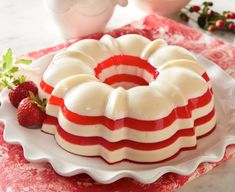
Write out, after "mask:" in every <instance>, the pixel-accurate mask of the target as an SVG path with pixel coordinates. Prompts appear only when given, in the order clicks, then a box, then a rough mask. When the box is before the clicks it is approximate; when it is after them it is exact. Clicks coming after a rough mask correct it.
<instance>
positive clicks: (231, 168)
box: [0, 0, 235, 192]
mask: <svg viewBox="0 0 235 192" xmlns="http://www.w3.org/2000/svg"><path fill="white" fill-rule="evenodd" d="M199 2H202V1H201V0H193V1H191V3H192V4H193V3H199ZM213 2H215V9H217V10H233V11H235V0H224V1H223V4H222V5H221V1H220V0H214V1H213ZM128 10H129V11H128ZM124 12H125V13H126V14H123V13H124ZM127 13H128V15H127ZM145 15H146V13H144V12H141V11H140V10H138V9H137V8H135V7H133V6H132V4H130V5H129V6H128V7H127V8H117V9H116V11H115V13H114V15H113V17H112V19H111V20H110V22H109V24H108V26H107V28H108V29H112V28H115V27H119V26H122V25H124V24H126V23H129V22H131V21H134V20H137V19H139V18H141V17H143V16H145ZM190 25H191V26H193V27H196V25H195V24H194V23H190ZM0 26H1V27H0V53H2V52H3V51H4V50H5V49H6V48H8V47H11V48H12V49H13V51H14V52H15V53H16V54H24V53H27V52H30V51H33V50H38V49H42V48H46V47H48V46H53V45H56V44H58V43H60V42H63V41H64V39H63V38H62V37H61V36H60V35H59V33H58V31H57V28H56V27H55V25H54V23H53V21H52V20H50V18H49V16H48V14H47V12H46V11H45V9H44V7H43V3H42V1H32V0H21V1H15V0H7V1H6V0H5V1H3V0H1V1H0ZM212 35H215V36H217V37H219V38H222V39H224V40H225V41H227V42H229V43H232V44H234V45H235V35H234V33H233V34H232V33H231V34H227V33H213V34H212ZM188 191H190V192H205V191H206V192H212V191H213V192H221V191H223V192H233V191H235V159H233V160H230V161H228V162H227V163H226V164H225V165H221V166H219V167H217V168H215V169H214V170H213V171H211V172H209V173H208V174H206V175H204V176H202V177H200V178H198V179H196V180H194V181H192V182H190V183H188V184H186V185H185V186H183V187H182V188H180V189H179V190H178V192H188Z"/></svg>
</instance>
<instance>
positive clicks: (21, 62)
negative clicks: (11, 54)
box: [15, 59, 32, 65]
mask: <svg viewBox="0 0 235 192" xmlns="http://www.w3.org/2000/svg"><path fill="white" fill-rule="evenodd" d="M31 63H32V60H28V59H19V60H17V61H16V62H15V64H25V65H30V64H31Z"/></svg>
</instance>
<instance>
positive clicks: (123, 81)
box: [40, 35, 216, 163]
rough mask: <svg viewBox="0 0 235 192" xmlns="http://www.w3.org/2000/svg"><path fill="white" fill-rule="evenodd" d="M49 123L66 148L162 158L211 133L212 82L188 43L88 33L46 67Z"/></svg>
mask: <svg viewBox="0 0 235 192" xmlns="http://www.w3.org/2000/svg"><path fill="white" fill-rule="evenodd" d="M40 87H41V91H42V93H41V94H44V96H47V98H48V103H47V107H46V112H47V114H48V117H47V119H46V120H45V122H44V125H43V127H42V130H43V131H44V132H47V133H50V134H53V135H55V139H56V141H57V143H58V144H59V145H60V146H61V147H62V148H64V149H65V150H67V151H69V152H71V153H74V154H78V155H83V156H99V157H102V158H103V159H104V160H105V161H107V162H108V163H115V162H119V161H122V160H129V161H134V162H138V163H156V162H162V161H164V160H167V159H170V158H173V157H175V156H176V155H177V154H178V153H179V152H180V151H181V150H186V149H194V148H195V147H196V145H197V139H198V138H200V137H203V136H206V135H208V134H209V133H211V132H212V131H213V130H214V128H215V126H216V113H215V108H214V96H213V91H212V88H211V82H210V79H209V77H208V76H207V74H206V72H205V70H204V69H203V67H202V66H201V65H200V64H198V63H197V61H196V59H195V57H194V56H193V55H192V54H191V53H190V52H189V51H187V50H185V49H183V48H181V47H178V46H170V45H167V44H166V42H165V41H164V40H161V39H158V40H155V41H150V40H148V39H147V38H145V37H142V36H139V35H124V36H121V37H119V38H116V39H114V38H112V37H111V36H108V35H105V36H103V38H101V40H99V41H98V40H92V39H88V40H82V41H79V42H77V43H75V44H73V45H72V46H70V47H69V48H68V49H67V50H65V51H64V52H63V53H60V54H58V55H56V56H55V57H54V59H53V61H52V63H51V64H50V65H49V66H48V68H47V69H46V71H45V73H44V75H43V78H42V81H41V84H40Z"/></svg>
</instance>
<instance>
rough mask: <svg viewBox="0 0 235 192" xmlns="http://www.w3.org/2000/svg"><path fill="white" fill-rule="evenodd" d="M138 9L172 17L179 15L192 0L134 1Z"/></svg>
mask: <svg viewBox="0 0 235 192" xmlns="http://www.w3.org/2000/svg"><path fill="white" fill-rule="evenodd" d="M133 1H134V2H135V3H136V5H137V6H138V7H140V8H141V9H143V10H145V11H147V12H149V13H152V12H156V13H158V14H159V15H163V16H170V15H173V14H175V13H177V12H178V11H179V10H180V9H181V8H183V7H184V6H185V5H187V4H188V3H189V1H190V0H133Z"/></svg>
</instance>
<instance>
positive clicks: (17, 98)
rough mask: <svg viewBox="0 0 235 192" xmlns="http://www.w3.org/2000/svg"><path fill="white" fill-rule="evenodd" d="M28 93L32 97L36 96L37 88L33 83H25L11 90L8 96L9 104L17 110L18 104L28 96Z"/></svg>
mask: <svg viewBox="0 0 235 192" xmlns="http://www.w3.org/2000/svg"><path fill="white" fill-rule="evenodd" d="M29 91H31V92H32V93H33V94H34V95H37V94H38V88H37V86H36V85H35V83H34V82H33V81H25V82H23V83H21V84H18V85H17V86H16V87H14V88H13V89H11V90H10V92H9V94H8V97H9V100H10V102H11V104H12V105H13V106H14V107H16V108H17V107H18V105H19V103H20V102H21V101H22V100H23V99H24V98H26V97H28V96H29Z"/></svg>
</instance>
